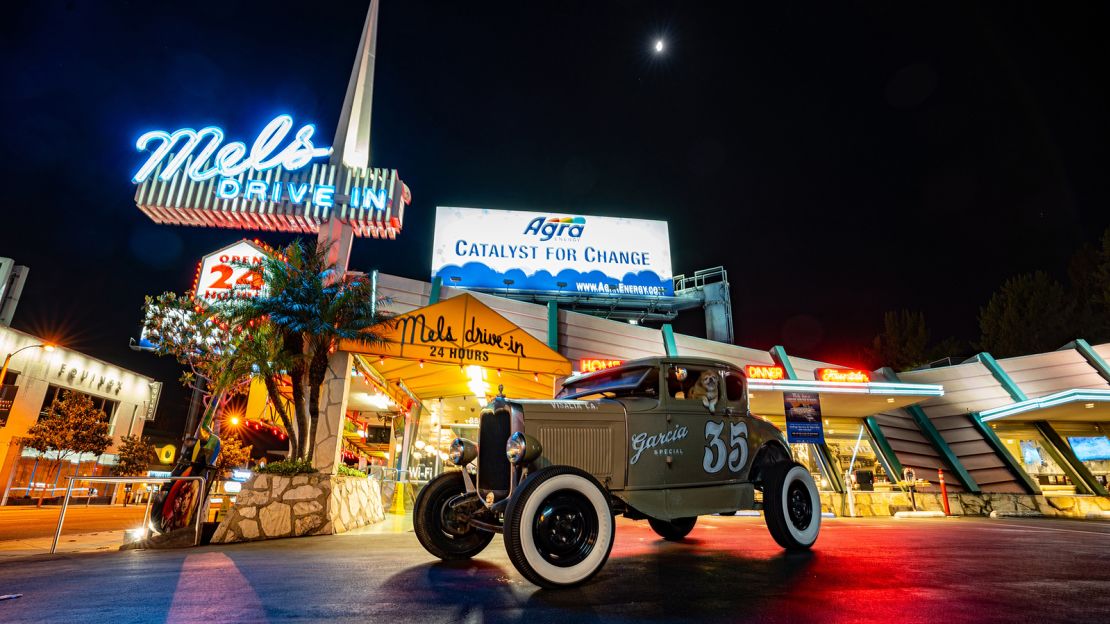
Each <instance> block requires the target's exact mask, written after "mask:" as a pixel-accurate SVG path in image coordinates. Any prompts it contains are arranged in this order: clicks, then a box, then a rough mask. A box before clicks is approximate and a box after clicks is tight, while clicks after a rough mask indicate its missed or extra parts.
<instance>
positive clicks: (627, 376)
mask: <svg viewBox="0 0 1110 624" xmlns="http://www.w3.org/2000/svg"><path fill="white" fill-rule="evenodd" d="M657 371H658V369H656V368H655V367H653V366H647V367H637V368H614V369H612V370H608V371H605V372H603V373H600V374H597V375H591V376H589V377H586V378H583V379H581V380H577V381H575V380H571V381H570V383H567V384H564V385H563V389H562V390H560V391H559V394H558V395H557V396H556V397H555V398H557V399H581V398H585V397H591V396H593V395H597V396H649V397H653V398H654V397H657V396H658V395H659V393H658V389H657V387H658V385H659V374H658V372H657Z"/></svg>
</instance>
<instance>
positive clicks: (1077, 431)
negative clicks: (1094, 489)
mask: <svg viewBox="0 0 1110 624" xmlns="http://www.w3.org/2000/svg"><path fill="white" fill-rule="evenodd" d="M1052 426H1053V427H1054V428H1055V429H1056V431H1058V432H1059V433H1060V436H1061V437H1063V438H1064V440H1066V441H1067V443H1068V446H1070V447H1071V450H1072V452H1073V453H1075V456H1076V457H1077V458H1078V459H1079V461H1081V462H1083V465H1084V466H1086V467H1087V470H1090V471H1091V474H1093V475H1094V476H1095V479H1098V482H1099V483H1101V484H1102V485H1103V486H1104V487H1105V486H1106V485H1107V481H1108V480H1110V438H1108V437H1107V435H1106V434H1107V433H1108V431H1107V427H1106V425H1105V424H1103V423H1084V422H1054V423H1052Z"/></svg>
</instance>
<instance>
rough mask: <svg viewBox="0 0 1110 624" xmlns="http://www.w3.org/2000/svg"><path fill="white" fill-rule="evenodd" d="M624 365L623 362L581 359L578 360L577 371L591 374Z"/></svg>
mask: <svg viewBox="0 0 1110 624" xmlns="http://www.w3.org/2000/svg"><path fill="white" fill-rule="evenodd" d="M621 364H624V360H599V359H593V358H583V359H581V360H578V370H579V371H581V372H583V373H592V372H594V371H599V370H605V369H607V368H613V367H614V366H620V365H621Z"/></svg>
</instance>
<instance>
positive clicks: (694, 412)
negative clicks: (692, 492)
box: [664, 363, 747, 487]
mask: <svg viewBox="0 0 1110 624" xmlns="http://www.w3.org/2000/svg"><path fill="white" fill-rule="evenodd" d="M723 373H724V370H723V369H722V368H720V367H717V366H711V365H695V364H681V363H674V364H668V365H667V370H666V373H665V378H664V379H665V391H666V392H665V398H664V400H665V402H666V403H665V404H666V408H667V412H668V415H669V416H670V417H671V418H672V419H673V421H674V423H675V424H676V426H677V427H678V428H679V429H678V430H679V432H680V433H681V434H682V437H681V439H680V440H678V441H677V443H675V444H672V445H669V446H671V447H673V448H672V449H670V450H672V451H673V452H672V453H670V457H671V466H670V467H671V469H670V470H669V471H668V473H667V486H668V487H697V486H704V485H720V484H725V483H730V482H734V481H736V480H738V479H739V477H740V472H741V471H742V470H743V467H744V465H745V463H746V461H747V447H746V440H745V439H744V438H745V437H746V429H747V427H746V425H745V424H744V423H743V420H742V418H741V416H740V414H741V413H742V412H740V411H739V410H738V409H737V407H736V402H735V401H734V402H733V403H729V402H728V401H727V400H726V396H725V388H724V383H725V378H724V376H723Z"/></svg>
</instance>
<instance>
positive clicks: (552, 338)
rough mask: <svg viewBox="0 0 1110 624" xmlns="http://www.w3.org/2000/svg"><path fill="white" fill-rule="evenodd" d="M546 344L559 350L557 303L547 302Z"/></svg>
mask: <svg viewBox="0 0 1110 624" xmlns="http://www.w3.org/2000/svg"><path fill="white" fill-rule="evenodd" d="M547 346H549V347H551V350H552V351H558V350H559V304H557V303H555V302H554V301H548V302H547Z"/></svg>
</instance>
